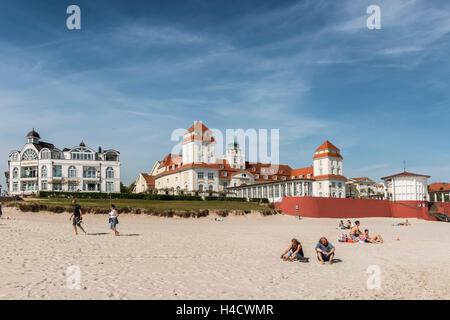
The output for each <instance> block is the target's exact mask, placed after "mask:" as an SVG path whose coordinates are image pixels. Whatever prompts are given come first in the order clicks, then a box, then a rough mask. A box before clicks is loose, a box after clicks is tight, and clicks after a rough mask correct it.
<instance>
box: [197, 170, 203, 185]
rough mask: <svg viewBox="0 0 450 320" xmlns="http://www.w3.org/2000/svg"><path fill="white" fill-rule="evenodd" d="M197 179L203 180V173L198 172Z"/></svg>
mask: <svg viewBox="0 0 450 320" xmlns="http://www.w3.org/2000/svg"><path fill="white" fill-rule="evenodd" d="M197 178H198V179H203V172H197ZM202 187H203V186H202Z"/></svg>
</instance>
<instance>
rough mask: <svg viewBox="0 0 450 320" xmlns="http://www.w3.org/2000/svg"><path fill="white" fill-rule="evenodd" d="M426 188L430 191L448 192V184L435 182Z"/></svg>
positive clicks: (449, 187) (449, 185)
mask: <svg viewBox="0 0 450 320" xmlns="http://www.w3.org/2000/svg"><path fill="white" fill-rule="evenodd" d="M428 187H429V189H430V191H450V183H447V182H435V183H432V184H430V185H429V186H428Z"/></svg>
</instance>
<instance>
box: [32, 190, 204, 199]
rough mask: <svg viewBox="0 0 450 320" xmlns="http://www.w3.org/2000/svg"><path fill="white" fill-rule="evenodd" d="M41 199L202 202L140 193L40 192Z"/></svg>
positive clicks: (184, 196)
mask: <svg viewBox="0 0 450 320" xmlns="http://www.w3.org/2000/svg"><path fill="white" fill-rule="evenodd" d="M39 197H40V198H77V199H110V198H111V199H133V200H187V201H194V200H196V201H198V200H202V197H200V196H188V195H169V194H138V193H111V194H109V193H100V192H53V191H40V192H39Z"/></svg>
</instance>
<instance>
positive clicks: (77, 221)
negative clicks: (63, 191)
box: [69, 200, 86, 235]
mask: <svg viewBox="0 0 450 320" xmlns="http://www.w3.org/2000/svg"><path fill="white" fill-rule="evenodd" d="M72 204H73V213H72V215H71V216H70V218H69V221H70V220H72V225H73V229H74V230H75V234H76V235H78V230H77V227H78V228H80V229H81V231H83V232H84V234H86V231H84V229H83V227H82V226H81V221H82V220H83V213H82V212H81V207H80V206H79V205H78V204H77V200H72ZM72 217H73V219H72Z"/></svg>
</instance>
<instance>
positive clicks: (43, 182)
mask: <svg viewBox="0 0 450 320" xmlns="http://www.w3.org/2000/svg"><path fill="white" fill-rule="evenodd" d="M47 188H48V186H47V181H41V190H47Z"/></svg>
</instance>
